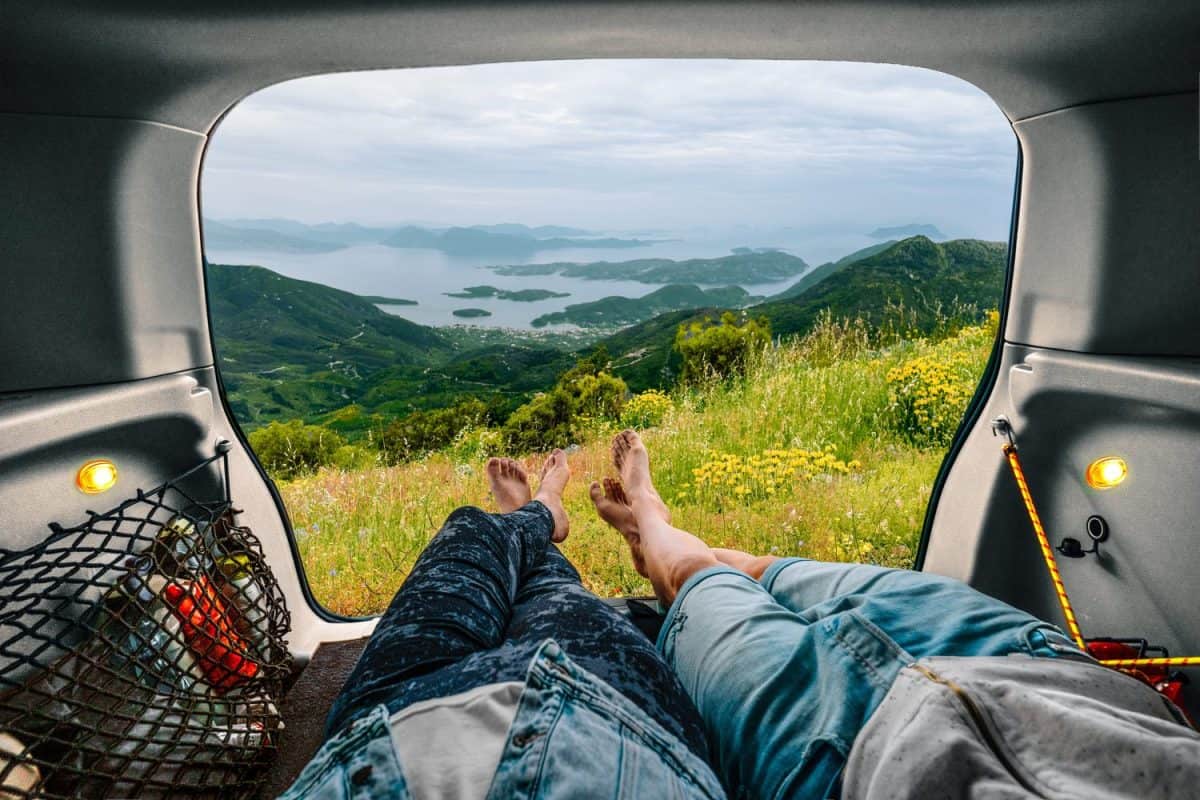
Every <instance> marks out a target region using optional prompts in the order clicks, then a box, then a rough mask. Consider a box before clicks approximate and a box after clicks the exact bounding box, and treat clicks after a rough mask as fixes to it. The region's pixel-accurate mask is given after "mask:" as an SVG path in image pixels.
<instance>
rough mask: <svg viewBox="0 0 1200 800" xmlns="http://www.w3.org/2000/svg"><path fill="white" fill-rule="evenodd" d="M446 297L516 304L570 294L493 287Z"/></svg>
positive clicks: (466, 289)
mask: <svg viewBox="0 0 1200 800" xmlns="http://www.w3.org/2000/svg"><path fill="white" fill-rule="evenodd" d="M445 295H446V296H447V297H465V298H468V299H472V300H478V299H480V298H485V297H494V298H496V299H497V300H514V301H516V302H518V303H534V302H537V301H538V300H550V299H552V298H555V297H570V296H571V293H570V292H553V291H551V290H549V289H497V288H496V287H495V286H468V287H467V288H465V289H463V290H462V291H461V292H445Z"/></svg>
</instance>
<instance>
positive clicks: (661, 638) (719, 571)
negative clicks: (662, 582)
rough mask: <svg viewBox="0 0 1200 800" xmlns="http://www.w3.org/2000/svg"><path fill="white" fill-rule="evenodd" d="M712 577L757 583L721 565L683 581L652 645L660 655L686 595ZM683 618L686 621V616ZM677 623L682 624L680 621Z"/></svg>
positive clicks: (672, 631)
mask: <svg viewBox="0 0 1200 800" xmlns="http://www.w3.org/2000/svg"><path fill="white" fill-rule="evenodd" d="M714 575H737V576H739V577H741V578H744V579H745V580H748V581H751V582H753V583H757V581H755V580H754V579H753V578H751V577H750V576H749V575H747V574H746V573H744V572H739V571H738V570H736V569H734V568H732V567H726V566H723V565H722V566H716V567H706V568H705V569H702V570H700V571H699V572H697V573H696V574H694V575H692V577H690V578H688V579H687V580H686V581H684V584H683V586H681V587H680V589H679V593H678V594H676V595H675V602H673V603H671V608H670V609H669V610H668V611H667V616H666V618H665V619H664V620H663V626H662V629H661V630H660V631H659V632H658V640H657V641H656V642H655V643H654V647H655V649H657V650H658V651H659V652H660V653H666V646H667V640H668V639H670V638H672V636H674V634H675V628H676V627H677V626H676V619H677V617H679V616H680V609H681V608H682V607H683V602H684V600H685V599H687V597H688V595H689V594H691V592H692V590H693V589H695V588H696V587H697V586H698V585H700V584H701V583H702V582H704V581H705V580H708V579H709V578H711V577H712V576H714ZM684 618H685V619H686V616H685V617H684ZM679 622H680V624H682V620H680V621H679Z"/></svg>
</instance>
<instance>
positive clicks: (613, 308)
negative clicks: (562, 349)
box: [533, 283, 761, 328]
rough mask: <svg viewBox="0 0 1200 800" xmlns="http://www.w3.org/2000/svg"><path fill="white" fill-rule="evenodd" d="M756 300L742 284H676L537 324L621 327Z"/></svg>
mask: <svg viewBox="0 0 1200 800" xmlns="http://www.w3.org/2000/svg"><path fill="white" fill-rule="evenodd" d="M756 299H761V298H754V297H751V295H750V293H749V292H747V291H746V290H745V289H743V288H742V287H740V286H723V287H721V288H719V289H701V288H700V287H699V286H695V285H693V284H679V283H673V284H669V285H667V286H664V287H662V288H661V289H655V290H654V291H653V292H650V294H647V295H643V296H641V297H621V296H618V295H613V296H611V297H602V298H601V299H599V300H593V301H592V302H590V303H574V304H572V305H569V306H567V307H566V308H565V309H564V310H562V311H556V312H553V313H551V314H543V315H541V316H540V317H538V318H536V319H535V320H533V327H535V328H542V327H545V326H547V325H567V324H569V325H578V326H579V327H581V328H617V327H623V326H626V325H632V324H634V323H635V322H642V321H644V320H647V319H650V318H651V317H654V316H656V315H658V314H662V313H663V312H665V311H680V310H683V309H688V308H709V307H711V306H723V307H727V308H741V307H742V306H745V305H747V304H749V303H750V302H753V301H754V300H756Z"/></svg>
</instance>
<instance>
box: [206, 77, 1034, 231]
mask: <svg viewBox="0 0 1200 800" xmlns="http://www.w3.org/2000/svg"><path fill="white" fill-rule="evenodd" d="M1016 153H1017V150H1016V141H1015V138H1014V136H1013V133H1012V129H1011V128H1010V126H1009V124H1008V121H1007V120H1006V119H1005V117H1004V115H1003V114H1002V113H1001V112H1000V110H999V109H998V108H997V107H996V106H995V104H994V103H993V102H992V101H991V100H990V99H989V98H988V97H987V95H985V94H983V93H982V92H981V91H979V90H978V89H976V88H975V87H974V86H972V85H970V84H968V83H966V82H964V81H961V80H959V79H957V78H953V77H950V76H948V75H943V74H940V73H937V72H931V71H929V70H923V69H916V68H912V67H899V66H892V65H883V64H851V63H835V62H788V61H731V60H692V61H688V60H676V61H670V60H641V61H633V60H619V61H558V62H528V63H517V64H487V65H478V66H467V67H438V68H423V69H412V70H387V71H378V72H359V73H346V74H338V75H325V76H318V77H310V78H302V79H298V80H294V81H289V82H287V83H283V84H279V85H277V86H273V87H269V88H267V89H264V90H262V91H260V92H258V93H256V94H254V95H251V96H250V97H249V98H247V99H245V100H243V101H242V102H241V103H240V104H239V105H238V106H236V107H235V108H234V109H233V110H232V111H231V112H230V113H229V115H228V116H227V117H226V119H225V120H224V122H222V123H221V125H220V126H219V127H218V129H217V130H216V131H215V133H214V134H213V138H212V141H211V143H210V145H209V148H208V152H207V154H206V157H205V165H204V174H203V176H202V188H201V200H202V205H203V211H204V214H205V216H208V217H213V218H216V219H234V218H263V217H281V218H289V219H296V220H300V221H303V222H310V223H316V222H359V223H363V224H400V223H418V224H420V223H424V224H436V225H473V224H490V223H499V222H520V223H525V224H528V225H543V224H555V225H569V226H575V227H581V228H587V229H589V230H597V231H604V232H629V231H664V230H667V231H681V230H687V229H696V228H709V229H724V228H732V227H734V226H749V227H752V228H764V229H769V228H775V227H778V228H783V227H792V228H800V229H818V228H842V229H851V228H852V229H856V230H862V229H866V230H869V229H872V228H874V227H877V226H884V225H902V224H909V223H928V224H933V225H936V226H937V227H938V228H940V229H941V230H942V231H943V232H944V233H945V234H947V235H949V236H973V237H979V238H988V239H999V240H1003V239H1007V237H1008V227H1009V217H1010V214H1011V206H1012V192H1013V180H1014V171H1015V165H1016Z"/></svg>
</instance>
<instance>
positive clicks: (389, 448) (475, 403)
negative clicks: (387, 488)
mask: <svg viewBox="0 0 1200 800" xmlns="http://www.w3.org/2000/svg"><path fill="white" fill-rule="evenodd" d="M489 417H490V415H489V410H488V407H487V405H485V404H484V403H483V402H481V401H479V400H476V399H474V398H472V399H469V400H464V401H463V402H461V403H458V404H456V405H453V406H451V407H450V408H435V409H433V410H430V411H414V412H413V413H411V414H409V415H408V416H406V417H404V418H403V419H397V420H393V421H392V422H390V423H388V425H387V426H386V427H384V428H383V429H382V430H380V431H378V432H377V433H376V434H375V437H374V438H375V446H376V447H377V448H378V449H379V452H380V453H381V454H382V456H383V460H384V462H385V463H388V464H399V463H401V462H404V461H409V460H411V459H413V458H417V457H419V456H421V455H424V454H425V453H430V452H433V451H435V450H441V449H442V448H444V447H446V446H447V445H449V444H450V443H451V442H453V441H454V440H455V438H457V437H458V435H459V434H460V433H462V432H463V431H465V430H467V429H469V428H477V427H480V426H483V425H487V423H488V421H489Z"/></svg>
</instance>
